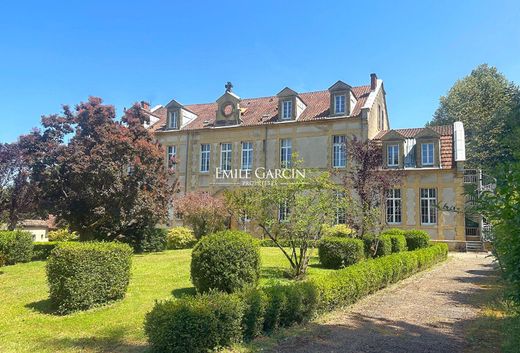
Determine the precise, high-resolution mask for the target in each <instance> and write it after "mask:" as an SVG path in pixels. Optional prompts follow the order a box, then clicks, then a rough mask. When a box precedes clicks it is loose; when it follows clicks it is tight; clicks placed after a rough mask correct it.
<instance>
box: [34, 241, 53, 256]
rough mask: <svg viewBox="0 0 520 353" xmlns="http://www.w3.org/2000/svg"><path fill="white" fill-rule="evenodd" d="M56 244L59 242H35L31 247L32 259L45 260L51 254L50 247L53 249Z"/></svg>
mask: <svg viewBox="0 0 520 353" xmlns="http://www.w3.org/2000/svg"><path fill="white" fill-rule="evenodd" d="M58 244H60V242H58V241H47V242H35V243H34V247H33V255H32V260H33V261H38V260H47V258H48V257H49V256H50V254H51V251H52V249H54V248H55V247H56V246H57V245H58Z"/></svg>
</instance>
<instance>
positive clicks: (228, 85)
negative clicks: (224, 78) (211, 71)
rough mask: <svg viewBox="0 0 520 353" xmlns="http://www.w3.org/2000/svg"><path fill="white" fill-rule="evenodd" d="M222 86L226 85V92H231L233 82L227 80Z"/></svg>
mask: <svg viewBox="0 0 520 353" xmlns="http://www.w3.org/2000/svg"><path fill="white" fill-rule="evenodd" d="M224 87H226V92H231V89H232V88H233V84H232V83H231V82H229V81H228V82H227V83H226V85H225V86H224Z"/></svg>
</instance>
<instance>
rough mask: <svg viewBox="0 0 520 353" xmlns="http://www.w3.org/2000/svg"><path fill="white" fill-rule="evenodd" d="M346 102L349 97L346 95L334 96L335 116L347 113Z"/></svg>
mask: <svg viewBox="0 0 520 353" xmlns="http://www.w3.org/2000/svg"><path fill="white" fill-rule="evenodd" d="M346 100H347V96H346V95H344V94H336V95H335V96H334V114H344V113H345V103H346Z"/></svg>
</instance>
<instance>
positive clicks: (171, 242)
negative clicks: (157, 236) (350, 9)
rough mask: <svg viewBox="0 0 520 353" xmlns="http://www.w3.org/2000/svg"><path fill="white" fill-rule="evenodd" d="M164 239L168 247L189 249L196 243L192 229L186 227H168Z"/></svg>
mask: <svg viewBox="0 0 520 353" xmlns="http://www.w3.org/2000/svg"><path fill="white" fill-rule="evenodd" d="M166 239H167V245H166V247H167V248H168V249H189V248H192V247H193V246H194V245H195V244H196V243H197V239H196V238H195V235H194V234H193V230H191V229H190V228H188V227H173V228H170V229H169V230H168V235H167V237H166Z"/></svg>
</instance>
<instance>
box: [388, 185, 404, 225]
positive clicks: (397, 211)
mask: <svg viewBox="0 0 520 353" xmlns="http://www.w3.org/2000/svg"><path fill="white" fill-rule="evenodd" d="M386 223H388V224H398V223H401V189H390V190H387V192H386Z"/></svg>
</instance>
